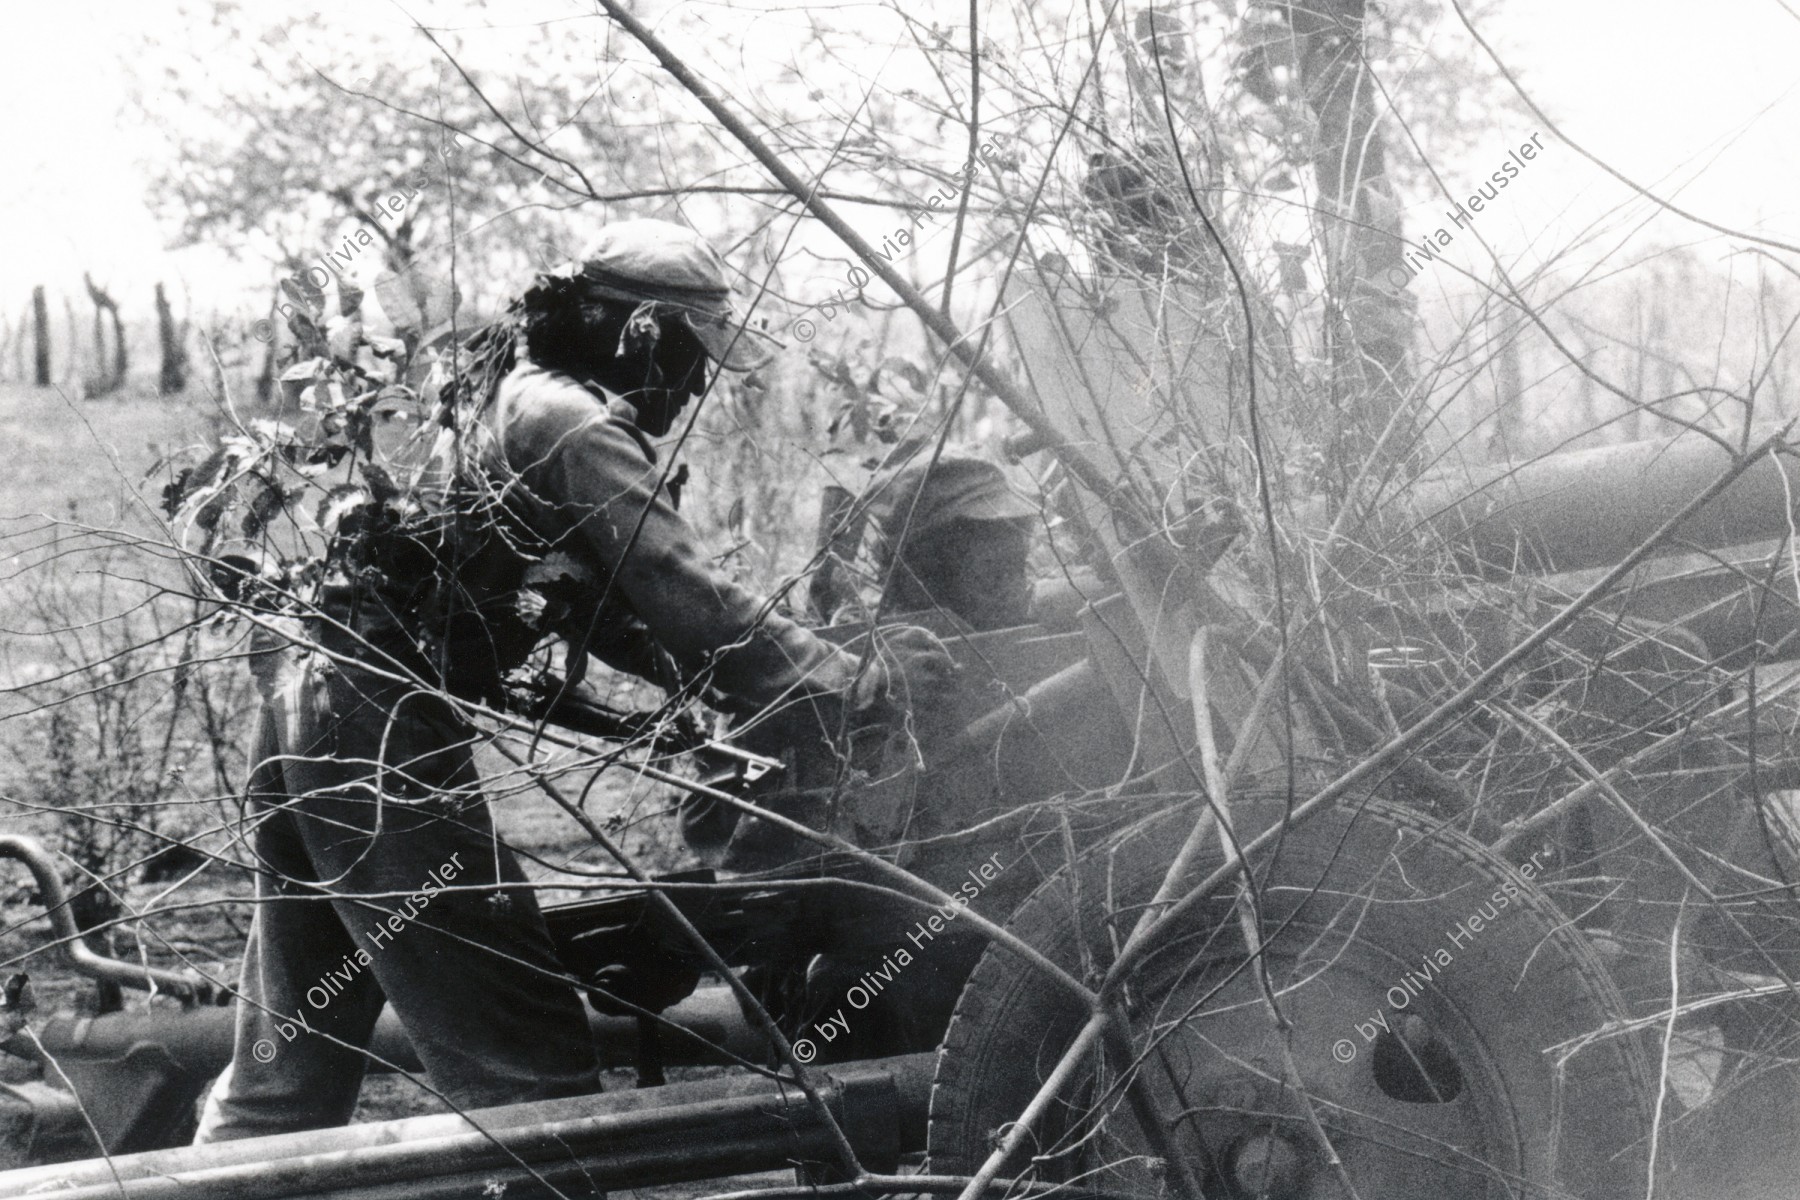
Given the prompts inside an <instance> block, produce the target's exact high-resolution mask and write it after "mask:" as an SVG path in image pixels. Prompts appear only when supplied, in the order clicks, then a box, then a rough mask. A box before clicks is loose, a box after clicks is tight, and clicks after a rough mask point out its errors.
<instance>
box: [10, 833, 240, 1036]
mask: <svg viewBox="0 0 1800 1200" xmlns="http://www.w3.org/2000/svg"><path fill="white" fill-rule="evenodd" d="M0 858H10V859H14V860H15V861H17V862H21V863H24V864H25V869H26V870H28V871H30V872H31V878H32V880H33V882H35V883H36V884H37V889H38V894H39V895H40V896H42V897H43V900H44V909H45V912H46V914H47V915H48V916H49V918H50V925H51V928H53V929H54V930H55V931H56V937H57V944H58V947H59V948H60V949H61V951H62V956H63V961H64V962H65V963H67V964H68V966H69V968H70V969H71V970H73V971H76V972H79V973H80V974H82V975H86V976H88V977H89V978H90V979H98V980H102V981H104V982H107V983H116V984H118V985H119V986H121V987H128V988H136V989H138V990H139V991H159V992H163V993H165V994H167V995H170V996H174V997H176V998H177V999H179V1000H180V1001H182V1002H183V1003H184V1004H218V1003H224V1002H225V1001H226V1000H227V999H229V996H228V995H227V994H226V993H225V991H224V990H223V989H221V988H217V987H215V986H214V985H213V984H212V983H210V982H208V981H207V980H205V979H202V978H201V977H200V976H198V975H195V974H192V973H190V972H186V971H171V970H168V969H166V968H163V967H150V966H144V965H142V964H139V963H129V962H123V961H121V960H120V959H116V958H108V957H106V956H105V955H104V954H99V953H96V952H95V951H94V949H93V948H92V947H90V946H89V945H88V944H87V939H86V937H85V936H84V935H83V933H82V931H81V929H80V928H79V927H78V926H77V925H76V924H75V914H74V912H73V910H71V909H70V907H69V893H68V891H67V889H65V888H64V887H63V881H62V876H61V875H60V874H59V873H58V872H57V870H56V864H55V863H54V862H53V861H52V860H51V858H50V853H49V851H47V850H45V849H44V847H43V844H42V843H40V842H39V841H38V840H37V839H36V838H29V837H22V836H19V835H18V834H6V835H3V836H0Z"/></svg>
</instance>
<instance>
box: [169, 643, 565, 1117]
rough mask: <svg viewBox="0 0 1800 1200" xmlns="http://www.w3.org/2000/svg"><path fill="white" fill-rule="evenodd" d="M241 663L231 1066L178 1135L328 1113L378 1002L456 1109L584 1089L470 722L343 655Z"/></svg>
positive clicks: (355, 1079)
mask: <svg viewBox="0 0 1800 1200" xmlns="http://www.w3.org/2000/svg"><path fill="white" fill-rule="evenodd" d="M265 645H267V643H265ZM253 666H254V667H255V668H256V674H257V681H258V686H259V688H260V689H261V691H262V694H263V706H262V709H261V712H260V714H259V719H258V729H257V734H256V753H255V755H254V757H253V760H252V761H253V764H254V765H253V769H252V774H251V778H250V786H249V789H248V792H249V796H248V805H247V810H246V813H245V817H246V820H247V821H248V822H250V823H253V824H254V826H255V832H254V834H253V838H252V843H251V844H252V846H253V850H254V855H255V857H256V859H257V861H258V865H259V866H260V868H261V872H260V874H259V875H258V878H257V885H256V910H255V915H254V918H253V920H252V924H251V932H250V940H249V945H248V947H247V949H246V952H245V955H244V966H243V977H242V982H241V985H240V999H239V1000H238V1009H237V1027H236V1040H235V1045H234V1050H233V1055H232V1064H231V1066H230V1068H229V1069H228V1070H227V1071H226V1073H225V1074H224V1075H223V1076H221V1077H220V1079H219V1081H218V1083H216V1084H215V1085H214V1087H213V1090H212V1093H211V1095H210V1096H209V1097H208V1099H207V1101H206V1105H205V1109H204V1111H203V1113H202V1116H201V1123H200V1130H199V1133H198V1135H197V1136H196V1139H195V1140H196V1141H197V1142H208V1141H223V1140H227V1139H232V1138H244V1137H257V1136H261V1135H264V1134H274V1133H285V1132H291V1131H296V1130H302V1129H317V1128H324V1127H328V1126H333V1125H340V1124H343V1123H345V1122H347V1121H348V1120H349V1119H350V1116H351V1113H352V1111H353V1110H354V1109H355V1106H356V1098H357V1092H358V1090H359V1088H360V1086H361V1083H362V1078H363V1072H364V1068H365V1066H366V1062H367V1057H366V1055H365V1054H364V1052H363V1049H362V1048H363V1047H364V1046H365V1045H366V1044H367V1042H368V1039H369V1035H370V1032H371V1030H372V1029H373V1028H374V1024H375V1019H376V1017H377V1016H378V1015H379V1013H380V1011H381V1007H382V1005H383V1003H384V1002H386V1003H391V1004H392V1005H393V1007H394V1010H395V1012H396V1014H397V1015H398V1016H399V1018H400V1021H401V1023H402V1024H403V1025H404V1026H405V1029H406V1032H407V1035H408V1037H409V1038H410V1040H411V1042H412V1045H413V1047H414V1049H415V1050H416V1051H417V1053H418V1056H419V1059H420V1061H421V1062H422V1063H423V1064H424V1066H425V1069H426V1071H427V1073H428V1074H429V1077H430V1078H429V1083H430V1086H431V1087H432V1088H433V1089H435V1090H436V1091H437V1092H439V1093H440V1094H441V1095H442V1096H444V1097H445V1098H446V1099H448V1100H449V1101H450V1102H451V1103H453V1104H455V1105H456V1106H458V1107H459V1108H465V1109H466V1108H475V1107H482V1106H487V1105H495V1104H510V1103H515V1102H519V1101H525V1100H539V1099H548V1098H552V1097H558V1096H569V1095H579V1094H581V1093H584V1092H591V1091H595V1090H598V1087H599V1082H598V1068H597V1064H596V1059H595V1054H594V1049H593V1044H592V1042H591V1040H590V1038H589V1035H588V1027H587V1021H586V1019H585V1017H584V1014H583V1012H582V1007H581V1000H580V998H579V996H578V994H577V992H576V990H575V988H574V986H573V985H572V984H571V983H570V982H568V980H567V978H566V976H565V974H564V972H563V971H562V969H561V967H560V966H559V964H558V963H557V960H556V956H555V953H554V950H553V948H552V945H551V941H550V938H549V935H548V934H547V932H546V931H545V928H544V921H543V917H542V914H541V913H540V912H539V909H538V905H537V902H536V899H535V897H534V895H533V893H532V892H531V891H530V890H529V889H527V888H525V887H522V886H518V885H521V884H523V883H524V882H525V878H524V875H523V873H522V872H521V871H520V869H519V866H518V863H517V862H516V861H515V859H514V858H513V856H512V854H511V853H510V852H509V851H508V850H507V849H506V848H505V847H503V846H501V845H500V844H499V843H498V842H497V841H496V840H495V837H494V831H493V826H492V823H491V819H490V816H489V813H488V809H487V805H486V802H485V800H484V799H483V798H482V796H481V793H480V790H479V781H478V779H477V777H476V772H475V767H474V761H473V754H472V749H471V741H472V738H473V736H474V735H473V731H472V730H471V729H470V727H469V726H468V725H467V724H466V723H464V722H463V721H462V720H460V719H459V718H458V716H457V715H456V713H455V711H454V709H453V708H452V707H451V706H450V705H449V704H447V703H445V702H444V701H443V700H442V699H441V698H439V697H437V696H434V695H432V694H431V693H429V692H425V691H422V690H419V689H417V688H414V687H413V686H411V685H409V684H407V683H405V682H402V681H398V680H393V679H383V678H381V677H380V675H379V674H378V673H376V672H372V671H369V670H366V669H364V668H361V667H359V666H357V665H356V664H354V663H350V664H344V663H334V662H330V661H328V660H327V659H326V658H325V657H324V656H322V655H319V654H317V653H311V654H306V653H301V652H299V651H297V650H295V649H293V648H287V647H280V648H274V649H265V650H264V652H263V653H260V654H258V655H256V656H255V658H254V660H253Z"/></svg>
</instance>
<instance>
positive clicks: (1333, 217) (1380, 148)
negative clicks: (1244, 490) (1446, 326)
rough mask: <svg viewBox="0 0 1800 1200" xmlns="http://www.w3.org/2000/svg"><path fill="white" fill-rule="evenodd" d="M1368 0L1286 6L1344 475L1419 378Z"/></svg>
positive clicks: (1398, 447) (1405, 437) (1406, 434)
mask: <svg viewBox="0 0 1800 1200" xmlns="http://www.w3.org/2000/svg"><path fill="white" fill-rule="evenodd" d="M1363 8H1364V5H1363V0H1319V2H1317V3H1310V4H1305V5H1302V4H1296V3H1289V4H1288V5H1287V6H1286V15H1287V20H1288V25H1289V27H1290V29H1291V30H1292V31H1293V35H1294V40H1295V43H1296V44H1297V49H1298V61H1299V68H1300V71H1299V75H1300V79H1299V83H1300V88H1301V91H1302V94H1303V97H1304V99H1305V103H1306V106H1307V108H1308V109H1309V110H1310V112H1311V114H1312V117H1313V120H1314V123H1315V129H1314V136H1313V139H1312V162H1313V171H1314V174H1315V175H1316V177H1317V180H1318V187H1319V195H1320V202H1319V209H1320V211H1319V215H1318V226H1319V232H1320V240H1321V244H1322V245H1323V248H1324V251H1325V262H1326V270H1327V274H1328V278H1327V281H1326V308H1327V313H1328V317H1327V320H1328V326H1327V335H1328V338H1329V345H1330V346H1331V349H1332V359H1333V363H1332V368H1333V375H1334V378H1335V380H1336V390H1337V400H1338V405H1339V412H1338V418H1339V424H1340V427H1341V430H1342V432H1341V433H1340V434H1339V436H1338V444H1337V447H1336V453H1335V455H1334V457H1335V458H1337V460H1338V463H1339V466H1340V470H1342V472H1343V473H1344V474H1345V475H1346V476H1348V475H1353V474H1354V473H1355V472H1356V471H1357V470H1358V469H1359V468H1360V467H1361V466H1362V465H1363V464H1364V463H1365V462H1366V461H1367V460H1368V457H1369V453H1370V451H1371V449H1372V447H1373V445H1374V442H1375V439H1376V438H1377V437H1379V436H1380V434H1381V432H1382V430H1383V429H1384V428H1385V427H1386V426H1387V424H1388V423H1389V421H1390V420H1391V419H1393V417H1394V416H1395V414H1396V413H1397V412H1399V410H1400V405H1401V403H1402V401H1403V400H1404V398H1405V396H1406V394H1407V392H1408V391H1409V390H1410V388H1411V387H1412V383H1413V378H1412V372H1411V368H1410V366H1409V364H1408V361H1407V351H1408V348H1409V347H1410V345H1411V342H1412V336H1413V325H1414V320H1415V305H1414V302H1413V298H1412V296H1411V295H1410V294H1408V293H1407V292H1406V290H1405V286H1404V281H1405V276H1406V270H1405V266H1404V255H1405V247H1406V243H1405V241H1404V239H1403V238H1402V236H1401V231H1400V209H1399V204H1398V202H1397V201H1396V200H1395V197H1394V189H1393V184H1392V183H1391V182H1390V181H1389V179H1388V176H1387V162H1386V153H1385V149H1384V143H1383V139H1382V136H1381V133H1380V131H1379V130H1378V128H1377V118H1378V114H1377V109H1376V89H1375V85H1374V81H1373V80H1372V79H1371V78H1370V76H1369V70H1368V66H1367V63H1366V60H1365V57H1364V45H1363ZM1394 272H1398V273H1399V274H1398V275H1395V274H1394ZM1396 278H1398V279H1400V280H1401V283H1400V284H1399V285H1396V284H1395V282H1394V280H1395V279H1396ZM1416 437H1417V433H1416V430H1415V429H1413V428H1412V427H1410V426H1404V427H1401V428H1397V429H1396V430H1395V431H1394V433H1393V434H1392V435H1390V441H1389V443H1388V453H1387V455H1386V456H1385V457H1387V458H1389V459H1392V458H1394V457H1401V456H1408V455H1410V454H1411V453H1412V452H1413V451H1414V449H1415V446H1414V444H1413V443H1414V442H1415V440H1416Z"/></svg>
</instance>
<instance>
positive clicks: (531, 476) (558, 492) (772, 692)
mask: <svg viewBox="0 0 1800 1200" xmlns="http://www.w3.org/2000/svg"><path fill="white" fill-rule="evenodd" d="M503 438H504V453H505V455H506V457H507V459H508V460H509V463H510V465H511V466H512V467H513V469H514V471H515V472H516V474H517V475H518V477H519V479H520V481H521V482H522V483H523V484H524V485H525V486H526V488H527V489H528V492H529V503H530V504H531V505H532V506H533V507H536V508H537V509H538V510H539V512H540V513H541V514H542V515H543V516H544V517H545V518H546V519H547V521H548V523H549V524H550V525H551V526H552V527H553V530H554V532H555V533H556V534H557V535H559V540H566V542H573V543H575V545H570V547H569V548H570V549H575V548H577V546H579V548H581V549H583V550H585V551H586V553H588V554H589V555H591V556H592V557H593V559H594V560H595V561H596V562H597V563H598V564H599V565H600V566H602V567H603V568H605V569H606V571H607V572H608V573H610V575H611V579H612V582H611V585H610V586H611V587H613V588H616V589H617V590H618V591H619V593H620V594H621V595H622V596H623V598H624V599H625V600H626V601H627V602H628V603H629V604H630V606H631V607H632V609H634V610H635V611H636V612H637V614H638V615H639V617H640V618H641V619H642V620H643V621H644V623H645V624H646V625H647V626H648V627H649V629H650V632H651V633H652V634H653V635H654V636H655V638H656V640H657V641H658V643H659V644H661V645H662V647H663V648H664V649H666V650H667V651H668V652H669V653H670V654H671V655H672V656H673V657H674V658H675V660H676V661H677V663H679V664H680V665H681V667H682V668H683V670H684V671H689V672H694V671H700V670H705V669H708V668H710V670H711V681H712V683H713V685H714V686H715V687H717V688H718V689H719V690H720V691H722V692H724V693H726V694H727V695H729V696H731V697H733V698H734V699H737V700H739V701H740V702H744V703H748V704H752V705H762V704H766V703H769V702H770V701H772V700H775V699H778V698H780V697H782V696H784V695H791V694H792V693H794V692H797V691H798V692H813V693H817V692H836V691H841V690H843V689H845V688H847V687H848V686H849V685H850V682H851V680H852V678H853V677H854V675H855V670H856V660H855V658H853V657H852V656H850V655H848V654H845V653H844V652H842V651H840V650H838V649H837V648H835V647H833V646H831V645H830V644H829V643H826V642H824V641H821V640H820V639H819V638H817V637H815V636H813V635H812V634H811V633H809V632H808V631H806V630H805V629H803V628H801V627H800V626H799V625H796V624H795V623H794V622H792V621H789V620H787V619H786V618H784V617H782V616H780V615H778V614H776V613H774V612H773V611H771V610H770V606H769V605H768V604H767V603H766V602H765V601H764V600H763V599H761V598H760V597H758V596H755V595H753V594H752V593H751V592H749V591H748V590H746V589H744V588H742V587H740V586H738V585H737V584H735V583H733V582H732V581H730V580H729V579H726V578H725V577H723V576H722V575H720V574H719V573H718V572H716V571H715V570H713V568H712V566H711V564H710V563H708V562H707V561H706V559H705V558H704V557H703V555H702V554H701V551H700V549H699V542H698V539H697V538H696V536H695V534H694V532H693V530H692V528H691V527H690V526H689V525H688V524H687V522H686V521H684V520H683V519H682V518H681V515H680V514H679V513H677V512H676V511H675V509H674V507H673V506H672V505H671V504H670V503H669V502H668V500H667V498H666V497H665V496H663V495H662V494H661V492H660V491H659V490H658V489H657V482H658V479H659V471H658V469H657V467H656V465H655V464H654V463H653V462H652V461H651V460H650V458H649V456H648V454H647V453H646V452H645V449H644V447H643V446H642V445H641V444H640V443H639V442H638V441H637V439H636V437H634V436H633V433H632V432H631V431H630V430H629V429H628V428H627V427H626V426H625V425H624V424H623V422H621V421H619V420H617V419H614V418H612V417H611V416H609V415H608V414H607V413H606V411H605V410H604V409H603V408H601V407H600V406H599V404H598V403H597V401H595V400H594V399H593V398H592V397H590V396H588V395H587V394H586V393H585V392H579V391H578V390H576V393H575V394H574V395H565V396H554V397H550V398H549V399H547V400H545V399H543V398H540V400H539V402H538V403H536V404H534V405H531V406H529V408H524V407H521V408H520V409H519V410H518V411H516V412H515V414H513V416H512V419H510V420H508V421H507V422H506V424H505V427H504V434H503Z"/></svg>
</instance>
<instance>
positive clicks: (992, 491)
mask: <svg viewBox="0 0 1800 1200" xmlns="http://www.w3.org/2000/svg"><path fill="white" fill-rule="evenodd" d="M927 468H930V469H929V471H928V470H927ZM871 508H872V510H873V515H874V517H875V523H876V528H877V530H878V531H879V532H880V534H881V537H882V541H883V542H884V544H885V549H886V552H887V553H889V554H892V553H894V552H896V551H897V550H898V548H899V547H898V545H897V542H898V541H899V539H900V538H901V536H902V533H904V538H905V540H906V541H911V540H913V539H914V538H917V537H919V536H920V535H921V534H924V533H926V532H927V531H929V530H932V529H936V528H938V527H939V526H941V525H946V524H948V523H949V522H951V521H957V520H966V521H1006V522H1011V523H1015V524H1022V523H1024V522H1027V521H1031V520H1033V519H1035V518H1036V517H1037V515H1038V511H1037V509H1036V508H1034V507H1033V506H1032V505H1030V504H1028V503H1026V501H1025V500H1024V499H1022V498H1021V497H1020V496H1019V495H1018V493H1016V492H1014V491H1013V489H1012V486H1011V485H1010V484H1009V483H1008V482H1007V479H1006V473H1005V472H1004V471H1002V470H1001V469H1000V466H999V464H997V463H993V462H990V461H988V460H987V459H985V458H978V457H976V456H975V455H973V454H968V453H964V452H960V451H951V450H946V451H945V452H944V453H943V455H942V456H941V457H939V459H938V461H937V464H936V466H932V463H931V457H930V455H929V454H922V455H920V457H919V458H918V460H917V461H915V462H913V463H911V464H909V465H908V466H906V467H905V468H904V469H902V470H900V471H899V472H897V473H896V474H894V475H893V476H892V478H891V479H890V480H889V482H888V484H887V486H886V487H885V488H883V489H882V490H881V492H880V495H879V497H878V498H877V500H876V501H875V503H874V504H873V505H871Z"/></svg>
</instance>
